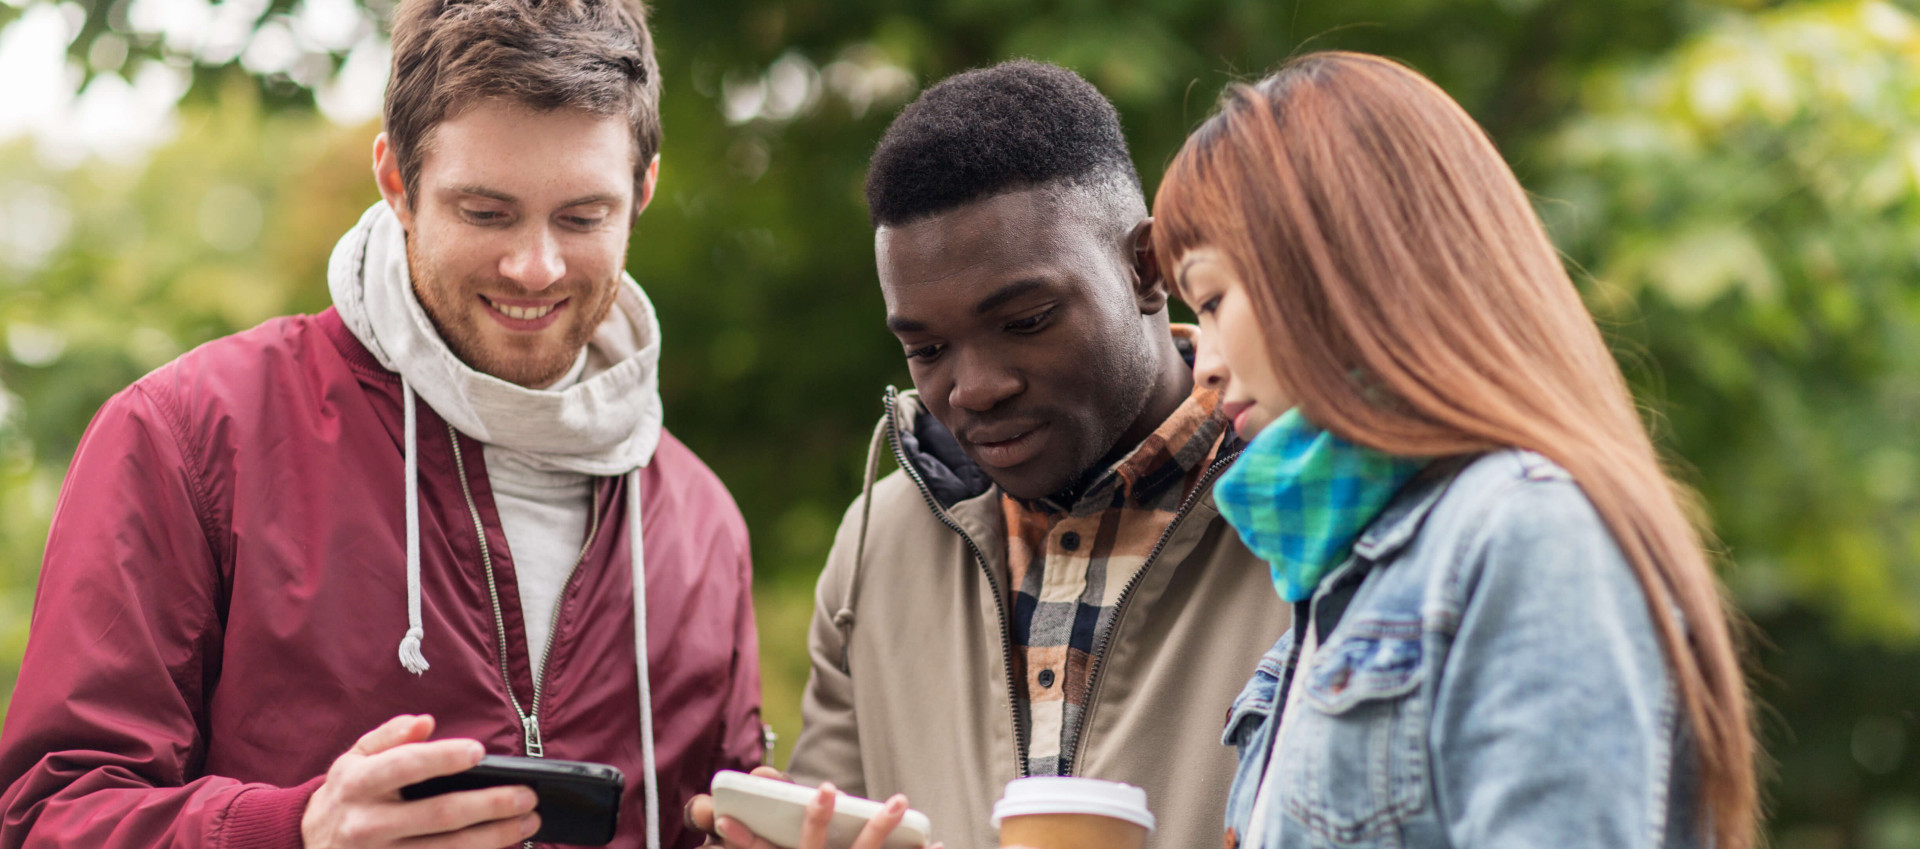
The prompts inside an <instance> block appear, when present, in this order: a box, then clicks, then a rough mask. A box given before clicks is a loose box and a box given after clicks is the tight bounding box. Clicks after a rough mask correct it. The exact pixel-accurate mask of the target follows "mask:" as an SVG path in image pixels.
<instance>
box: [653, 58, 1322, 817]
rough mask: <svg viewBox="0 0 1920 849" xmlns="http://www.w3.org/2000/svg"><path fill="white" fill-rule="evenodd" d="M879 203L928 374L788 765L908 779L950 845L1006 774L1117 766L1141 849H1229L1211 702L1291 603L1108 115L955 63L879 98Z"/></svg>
mask: <svg viewBox="0 0 1920 849" xmlns="http://www.w3.org/2000/svg"><path fill="white" fill-rule="evenodd" d="M867 200H868V203H869V206H870V209H871V214H872V218H873V224H874V229H875V232H874V249H875V255H876V259H877V260H878V266H879V277H880V290H881V293H882V295H883V296H884V297H885V298H886V304H887V326H888V328H889V329H890V330H892V332H893V333H894V335H895V336H896V337H898V338H899V340H900V343H901V346H902V350H903V352H904V354H905V356H906V358H907V365H908V369H909V371H910V372H911V373H912V375H913V383H914V387H915V390H916V391H914V392H907V393H899V394H896V393H894V392H893V391H891V390H889V392H888V394H887V398H886V413H885V415H884V416H883V417H882V419H881V420H880V423H879V427H878V429H877V431H876V432H875V434H874V441H873V445H872V451H873V453H874V455H875V456H874V458H873V459H872V460H870V461H869V464H868V470H869V473H868V480H867V487H866V491H865V493H864V494H863V495H862V496H861V498H860V499H859V500H858V501H856V502H855V503H854V504H853V506H852V508H851V509H849V510H848V512H847V516H846V520H845V522H844V523H843V524H842V525H841V527H840V531H839V534H838V536H837V538H836V539H835V542H834V547H833V552H832V554H831V555H830V557H829V559H828V563H827V567H826V571H825V572H824V573H823V574H822V575H821V578H820V584H819V590H818V595H817V602H818V606H817V608H816V610H815V615H814V620H813V626H812V633H811V635H810V639H809V648H810V650H811V654H812V658H813V675H812V678H811V680H810V681H809V683H808V685H807V689H806V695H805V704H804V719H805V727H804V729H803V730H802V731H801V733H800V738H799V740H798V741H797V743H796V744H795V749H794V756H793V763H792V774H793V778H794V779H795V780H797V781H800V782H802V783H807V784H816V783H820V782H831V783H832V784H833V785H835V786H836V787H837V788H839V789H840V790H843V791H845V792H848V793H852V794H855V795H862V796H868V797H871V798H875V799H880V798H885V797H888V796H891V795H892V794H896V793H904V794H905V795H906V796H907V798H908V799H909V800H911V802H912V804H913V806H914V807H915V808H917V809H919V810H921V811H924V812H925V813H927V814H928V816H929V817H930V818H931V819H932V822H933V825H934V833H935V836H936V837H938V838H939V839H941V840H943V841H944V842H945V843H946V844H947V845H948V846H952V847H956V849H976V847H987V846H994V845H997V843H996V842H995V841H994V838H993V829H992V826H991V825H990V823H989V817H990V815H991V812H992V807H993V802H994V800H995V799H996V798H997V797H998V796H999V794H1000V792H1001V789H1002V788H1003V787H1004V786H1005V785H1006V783H1007V782H1008V781H1011V780H1013V779H1014V778H1016V777H1019V776H1025V775H1079V776H1088V777H1093V778H1102V779H1110V780H1114V781H1124V782H1127V783H1130V784H1135V785H1138V786H1141V787H1144V788H1146V790H1147V794H1148V799H1149V802H1150V804H1151V805H1152V808H1153V811H1154V813H1155V814H1156V816H1157V817H1158V819H1159V826H1158V829H1157V830H1156V832H1155V834H1154V837H1153V839H1152V845H1154V846H1159V847H1192V846H1212V845H1216V844H1218V843H1219V841H1220V833H1221V828H1222V826H1221V821H1222V817H1223V815H1224V800H1225V799H1226V791H1227V786H1228V784H1229V783H1230V782H1231V780H1232V777H1233V769H1234V759H1233V752H1232V751H1231V750H1229V749H1227V748H1225V747H1223V746H1222V745H1221V743H1220V734H1221V722H1222V720H1223V719H1224V718H1225V717H1226V715H1227V711H1228V708H1229V707H1230V705H1231V703H1232V701H1233V698H1234V696H1235V694H1237V693H1238V692H1239V691H1240V689H1241V686H1242V685H1243V684H1245V683H1246V679H1247V676H1248V675H1249V674H1251V673H1252V671H1253V669H1254V667H1255V665H1256V664H1258V662H1259V660H1260V657H1261V655H1262V654H1263V653H1264V652H1265V651H1266V650H1267V648H1268V647H1269V646H1271V645H1272V644H1273V640H1274V639H1275V638H1276V637H1277V636H1279V634H1280V633H1281V632H1282V631H1283V630H1285V628H1286V627H1287V623H1288V613H1287V610H1286V609H1285V607H1284V606H1283V605H1281V604H1280V602H1279V600H1278V598H1277V597H1276V596H1275V595H1274V593H1273V590H1272V587H1271V586H1270V585H1269V583H1268V581H1269V579H1268V572H1267V568H1266V565H1265V564H1264V563H1262V562H1261V561H1260V560H1258V559H1257V558H1255V557H1254V556H1253V555H1252V554H1251V553H1249V552H1248V551H1247V550H1246V549H1245V548H1244V547H1243V546H1242V545H1241V543H1240V541H1239V539H1238V537H1237V536H1236V535H1235V534H1234V532H1233V530H1232V529H1231V528H1229V527H1227V525H1226V524H1225V522H1223V521H1222V520H1221V519H1220V517H1219V514H1218V512H1217V511H1216V510H1215V508H1214V506H1213V499H1212V485H1213V481H1214V480H1215V478H1216V477H1217V476H1218V475H1219V473H1220V472H1221V471H1222V470H1223V469H1224V468H1225V467H1226V466H1227V465H1228V464H1229V463H1230V462H1231V461H1232V459H1233V457H1234V456H1235V454H1236V453H1237V452H1238V450H1239V447H1240V443H1239V441H1238V440H1236V439H1235V438H1234V436H1233V433H1232V430H1231V426H1230V423H1231V416H1230V415H1229V414H1230V413H1231V412H1233V411H1224V410H1221V409H1220V408H1219V398H1218V397H1217V395H1216V394H1215V393H1214V392H1212V391H1209V390H1204V389H1196V388H1195V386H1194V384H1193V378H1192V370H1191V368H1192V367H1191V362H1190V360H1191V357H1192V350H1193V349H1192V330H1191V329H1190V328H1184V327H1170V326H1169V321H1168V316H1167V309H1166V307H1167V300H1168V297H1169V291H1168V286H1167V283H1166V282H1165V281H1164V280H1162V279H1161V277H1160V273H1159V269H1158V267H1157V265H1156V264H1155V261H1154V256H1153V254H1152V251H1151V249H1150V247H1149V244H1150V243H1149V239H1148V232H1149V228H1150V227H1151V221H1150V220H1149V219H1148V218H1147V209H1146V204H1145V203H1144V201H1143V200H1142V197H1141V190H1140V181H1139V177H1138V176H1137V175H1136V173H1135V171H1134V168H1133V162H1132V159H1131V158H1130V157H1129V155H1128V153H1127V147H1126V141H1125V137H1124V136H1123V135H1122V134H1121V131H1120V124H1119V119H1118V116H1117V115H1116V114H1115V112H1114V110H1113V107H1112V106H1111V105H1109V104H1108V103H1107V101H1106V100H1105V98H1103V97H1102V96H1101V95H1100V93H1099V92H1098V91H1096V90H1095V89H1094V88H1093V87H1092V86H1090V85H1088V84H1087V83H1086V81H1084V80H1082V79H1080V78H1079V77H1077V76H1075V75H1074V74H1073V73H1071V72H1069V71H1066V70H1064V69H1061V68H1057V67H1053V66H1051V65H1043V64H1038V63H1034V62H1011V63H1007V64H1003V65H999V66H996V67H993V68H988V69H984V70H977V71H970V72H967V73H964V74H960V75H958V76H955V77H953V78H951V79H948V80H946V81H944V82H942V83H940V84H938V85H935V86H934V87H932V88H930V89H928V90H927V91H926V92H925V93H924V94H922V95H921V97H920V98H919V99H918V100H917V101H915V102H914V103H913V104H912V105H909V106H908V107H907V108H906V109H905V110H904V111H903V112H902V113H901V114H900V116H899V117H898V118H897V119H895V121H894V123H893V126H892V127H891V128H889V129H888V130H887V134H886V136H885V138H883V139H882V140H881V142H880V145H879V148H878V150H877V151H876V152H875V153H874V157H873V164H872V169H871V171H870V172H869V174H868V177H867ZM881 454H885V455H886V456H889V457H891V458H892V459H893V460H894V461H895V462H897V463H898V464H899V466H900V470H899V471H897V472H894V473H893V474H890V475H888V476H886V477H885V478H883V479H881V480H879V481H878V482H877V483H876V482H875V481H874V479H873V478H874V476H875V473H876V471H877V467H878V462H879V455H881ZM1216 620H1218V621H1227V622H1258V623H1264V625H1263V626H1262V627H1258V628H1220V627H1217V626H1215V625H1213V624H1212V623H1213V622H1214V621H1216ZM691 815H692V816H693V818H694V819H695V820H696V821H699V822H701V823H702V824H704V823H705V821H706V819H707V817H708V814H707V812H706V811H705V810H703V809H701V808H700V806H698V805H696V806H695V808H694V810H693V812H692V814H691ZM720 828H721V834H722V836H723V837H724V838H726V842H727V844H728V845H729V846H735V847H747V846H753V845H755V844H754V842H753V840H754V839H753V838H752V837H751V836H750V835H748V834H747V833H745V832H744V830H743V829H741V828H740V826H739V824H738V823H731V822H722V823H721V824H720Z"/></svg>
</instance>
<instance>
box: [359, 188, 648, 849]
mask: <svg viewBox="0 0 1920 849" xmlns="http://www.w3.org/2000/svg"><path fill="white" fill-rule="evenodd" d="M327 282H328V288H329V289H330V290H331V292H332V295H333V305H334V307H335V308H336V309H337V310H339V313H340V317H341V319H342V320H343V321H345V322H346V325H347V328H348V329H349V330H351V331H352V332H353V335H354V337H355V338H357V339H359V340H360V343H361V344H362V345H365V346H366V348H367V350H368V351H369V352H371V353H372V354H373V356H374V358H375V359H377V360H379V361H380V365H382V366H384V367H386V368H387V369H390V370H392V371H395V372H398V373H399V374H400V386H401V397H402V402H403V406H404V407H405V415H404V418H405V422H406V424H405V429H406V447H405V467H406V495H407V574H406V585H407V631H406V635H405V637H404V638H403V639H402V640H401V643H400V663H401V665H402V666H405V667H406V669H407V671H409V672H412V673H414V674H415V675H420V674H423V673H425V672H426V671H427V669H428V664H427V661H426V657H425V656H424V655H423V654H422V652H421V644H422V642H423V641H424V639H425V636H426V635H425V633H424V629H423V628H422V627H421V617H420V513H419V463H418V459H417V457H416V454H417V452H416V450H415V449H416V445H417V444H418V443H417V440H416V433H415V424H414V396H415V395H418V396H419V397H420V399H421V400H424V401H425V402H426V403H427V405H428V406H429V407H432V408H433V411H434V412H435V413H438V414H439V415H440V417H441V418H442V419H445V420H446V422H447V423H448V424H450V425H452V426H453V427H454V428H455V429H456V430H458V431H460V432H461V433H464V434H466V435H467V436H469V437H472V438H473V439H475V440H478V441H479V442H481V443H484V444H485V445H487V446H488V447H489V448H490V449H491V450H493V451H495V452H498V453H503V454H505V455H507V456H509V457H510V458H511V459H513V460H515V461H518V462H519V463H521V464H522V465H525V466H528V467H531V468H535V469H541V470H546V471H559V472H575V473H579V474H586V475H594V476H600V477H610V476H614V475H626V476H627V477H628V480H627V527H628V538H629V539H630V540H632V546H631V547H632V571H633V620H634V657H635V666H636V667H637V668H636V670H635V671H636V672H637V674H638V676H639V682H640V686H639V689H640V693H639V698H640V727H641V735H642V737H641V756H642V760H643V761H644V764H645V767H646V770H647V776H646V779H647V780H646V787H647V798H646V803H647V807H646V811H647V846H649V847H651V849H658V847H659V845H660V825H659V823H660V813H659V791H658V790H657V789H656V787H655V778H656V770H655V767H654V746H653V705H652V693H651V687H650V686H649V681H648V674H647V645H646V640H647V637H646V634H647V601H646V599H647V595H646V580H645V568H644V567H645V557H644V552H643V546H642V544H641V543H642V540H641V533H640V469H641V468H642V467H644V466H646V465H647V463H648V462H649V461H650V460H652V459H653V451H654V448H655V447H656V446H657V445H659V443H660V419H661V414H660V387H659V380H658V377H659V374H658V372H659V363H660V322H659V319H658V318H656V317H655V316H654V312H653V304H652V303H650V302H649V301H648V300H647V296H646V293H645V292H643V291H641V289H640V286H639V284H637V283H635V282H634V281H633V279H632V278H631V277H624V276H623V279H622V281H621V283H620V291H619V293H618V294H617V295H616V296H615V299H614V307H613V309H612V310H611V311H610V312H609V313H608V315H607V318H606V320H604V321H602V322H601V323H600V326H599V327H598V328H595V330H594V335H593V338H592V339H591V340H590V341H588V343H587V352H586V353H587V370H586V372H585V373H584V374H582V375H581V377H580V379H579V380H578V381H577V382H575V383H574V384H573V385H571V386H569V387H567V388H566V389H564V390H561V391H558V392H548V391H543V390H537V389H527V388H525V387H522V386H518V385H515V384H512V383H508V382H506V381H504V380H501V379H499V378H496V377H493V376H491V375H486V374H482V373H480V372H478V371H475V370H473V369H472V368H470V367H468V366H467V364H466V363H464V362H461V361H460V358H459V357H457V356H455V355H454V353H453V351H452V349H450V348H448V347H447V344H446V342H445V341H443V340H441V338H440V334H439V333H438V332H437V331H436V330H434V327H433V323H432V322H431V321H429V320H428V319H427V313H426V310H425V309H424V308H422V307H421V306H420V301H419V299H418V298H416V297H415V296H414V294H413V283H412V279H411V276H410V274H409V272H408V268H407V236H406V232H405V230H404V229H403V228H402V227H401V226H400V220H399V218H397V217H396V216H395V215H394V214H393V210H391V209H390V208H388V206H387V205H386V203H384V202H382V203H376V204H374V205H373V207H372V208H370V209H368V210H367V212H366V214H364V215H362V216H360V222H359V223H358V224H356V225H354V227H353V229H352V230H349V231H348V232H347V235H346V236H345V237H344V238H342V239H341V240H340V243H339V244H338V245H336V246H335V247H334V249H333V257H332V259H331V260H330V261H329V262H328V264H327Z"/></svg>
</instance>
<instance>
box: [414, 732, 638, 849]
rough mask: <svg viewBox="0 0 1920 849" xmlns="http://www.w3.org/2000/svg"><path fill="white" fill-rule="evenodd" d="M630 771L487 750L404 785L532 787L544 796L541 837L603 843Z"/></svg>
mask: <svg viewBox="0 0 1920 849" xmlns="http://www.w3.org/2000/svg"><path fill="white" fill-rule="evenodd" d="M626 783H627V777H626V775H625V774H623V773H621V772H620V768H619V767H614V766H608V765H607V764H596V763H587V762H585V761H558V760H552V759H549V758H522V757H515V756H512V755H487V756H486V757H483V758H481V759H480V763H479V764H476V765H475V766H474V767H473V768H472V769H469V770H467V771H466V772H456V773H454V774H452V775H443V776H440V777H438V778H429V779H427V780H425V781H422V782H420V783H418V784H409V785H407V786H405V787H402V788H400V798H402V799H409V800H411V799H425V798H427V797H428V796H438V795H440V794H442V793H455V792H458V791H461V790H479V789H481V788H483V787H499V786H501V785H504V784H521V785H525V786H527V787H531V788H533V792H534V795H535V796H538V797H539V799H540V801H539V803H538V805H537V806H536V807H535V808H534V811H535V812H536V813H538V814H539V815H540V830H539V831H536V832H534V833H533V837H532V838H530V839H531V840H533V841H534V842H537V843H565V844H569V845H573V846H605V845H607V842H608V841H611V840H613V830H614V828H615V827H616V826H618V825H619V824H620V790H621V788H623V787H625V786H626Z"/></svg>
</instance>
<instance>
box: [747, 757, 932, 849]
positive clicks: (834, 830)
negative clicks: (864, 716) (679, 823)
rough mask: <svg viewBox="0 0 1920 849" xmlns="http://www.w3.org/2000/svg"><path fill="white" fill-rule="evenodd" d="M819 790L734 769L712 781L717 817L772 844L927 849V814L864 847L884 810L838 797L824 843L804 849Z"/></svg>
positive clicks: (793, 848) (911, 815)
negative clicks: (864, 836)
mask: <svg viewBox="0 0 1920 849" xmlns="http://www.w3.org/2000/svg"><path fill="white" fill-rule="evenodd" d="M819 792H820V791H818V790H815V789H813V788H810V787H802V786H800V785H798V784H789V783H787V782H784V781H777V780H774V779H771V778H760V777H758V776H752V775H747V774H745V773H740V772H733V771H731V770H728V771H724V772H720V773H718V774H716V775H714V777H713V813H714V817H715V819H716V820H717V819H718V818H719V817H731V818H732V819H735V820H738V821H739V822H740V823H741V824H742V825H745V826H746V827H747V828H748V829H750V830H752V831H753V833H754V835H755V836H756V837H758V838H760V839H761V840H764V841H766V842H768V843H770V844H773V845H776V846H782V847H788V849H918V847H922V846H925V845H926V844H927V839H928V836H929V835H930V834H931V833H932V830H933V829H932V824H931V823H930V822H929V821H928V820H927V815H926V814H923V813H921V812H919V811H915V810H908V811H906V812H905V813H904V815H902V817H901V819H900V824H899V825H898V826H896V827H895V828H894V829H893V832H892V833H891V834H889V835H887V836H886V837H885V839H884V840H881V841H879V842H877V843H875V842H872V841H868V842H867V843H865V844H863V843H861V842H860V841H861V831H862V829H864V828H866V826H867V823H868V822H869V821H870V820H872V819H873V818H874V817H876V816H879V815H880V814H881V812H882V811H883V810H884V809H885V806H884V805H882V804H881V803H879V802H875V801H873V800H871V799H862V798H859V797H857V796H848V795H845V794H837V795H835V796H834V798H833V817H832V819H831V821H829V822H828V824H827V826H826V829H825V834H824V835H823V837H824V842H823V843H821V845H819V846H812V845H809V846H805V847H802V845H801V844H802V842H803V841H802V838H803V837H804V836H806V834H805V832H806V829H805V821H806V815H807V806H808V805H809V804H811V803H812V802H813V801H814V800H815V799H816V798H817V797H818V796H819Z"/></svg>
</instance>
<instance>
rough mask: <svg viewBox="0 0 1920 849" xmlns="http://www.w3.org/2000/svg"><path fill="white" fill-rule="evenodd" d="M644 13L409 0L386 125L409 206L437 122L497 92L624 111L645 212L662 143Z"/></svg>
mask: <svg viewBox="0 0 1920 849" xmlns="http://www.w3.org/2000/svg"><path fill="white" fill-rule="evenodd" d="M646 15H647V10H646V6H645V5H644V4H643V3H642V2H641V0H403V2H401V4H400V6H399V8H398V9H396V10H395V11H394V17H393V76H392V78H391V79H390V80H389V81H388V83H387V102H386V114H385V123H386V132H387V141H388V144H390V145H392V146H393V152H394V158H395V159H396V160H397V161H398V162H399V165H400V179H401V182H402V183H403V184H404V187H405V189H406V194H407V204H408V205H409V206H412V205H413V197H414V190H415V189H416V188H417V186H418V185H419V180H420V157H421V156H422V155H423V154H424V153H425V152H426V150H427V147H428V145H429V144H430V140H431V134H432V132H433V128H434V127H435V126H436V125H438V124H439V123H440V122H441V121H445V120H447V119H448V118H452V117H455V116H457V115H459V113H460V112H461V111H462V110H464V109H466V108H467V107H469V106H471V105H473V104H474V103H477V102H479V101H482V100H487V99H492V98H499V99H503V100H508V101H511V102H515V103H519V104H521V105H524V106H526V107H528V108H531V109H536V110H541V111H546V110H553V109H581V110H585V111H587V112H590V113H593V114H596V115H605V116H621V117H624V118H626V119H627V122H628V124H629V125H631V127H632V130H633V141H634V153H635V159H634V175H633V180H634V203H635V205H636V211H637V207H638V203H639V199H640V192H641V182H642V180H643V179H644V178H645V174H646V170H647V165H648V163H649V162H651V161H652V160H653V156H654V154H655V153H658V152H659V150H660V66H659V63H658V62H656V61H655V60H654V57H653V36H652V35H651V34H650V33H648V32H647V18H646Z"/></svg>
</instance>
